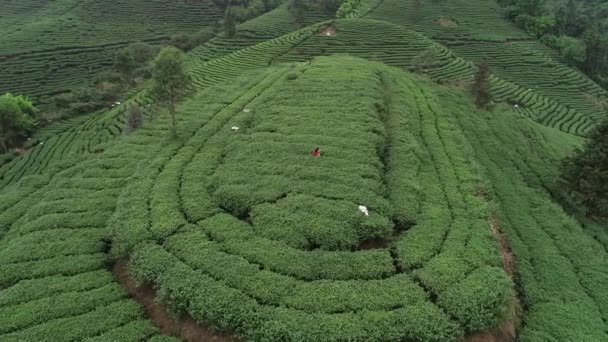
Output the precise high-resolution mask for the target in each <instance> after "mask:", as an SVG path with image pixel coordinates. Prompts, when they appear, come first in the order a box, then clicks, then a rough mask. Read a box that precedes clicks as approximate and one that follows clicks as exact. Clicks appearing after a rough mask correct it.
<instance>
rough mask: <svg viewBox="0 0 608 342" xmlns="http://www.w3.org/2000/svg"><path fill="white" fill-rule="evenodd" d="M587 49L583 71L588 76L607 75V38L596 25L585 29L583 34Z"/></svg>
mask: <svg viewBox="0 0 608 342" xmlns="http://www.w3.org/2000/svg"><path fill="white" fill-rule="evenodd" d="M583 41H584V42H585V46H586V47H587V51H586V54H587V59H586V60H585V63H584V64H583V69H584V70H585V72H587V73H588V74H590V75H597V74H602V73H608V37H606V35H605V34H603V33H602V31H601V30H600V28H599V26H598V25H594V26H592V27H590V28H589V29H587V31H585V33H584V34H583Z"/></svg>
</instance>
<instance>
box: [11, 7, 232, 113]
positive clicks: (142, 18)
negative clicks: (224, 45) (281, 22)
mask: <svg viewBox="0 0 608 342" xmlns="http://www.w3.org/2000/svg"><path fill="white" fill-rule="evenodd" d="M219 18H221V13H219V12H218V10H217V9H216V7H215V6H214V5H213V4H212V3H211V2H210V1H191V2H190V3H188V2H184V1H181V0H180V1H177V0H176V1H161V0H153V1H142V0H134V1H117V0H113V1H103V2H100V1H91V0H60V1H9V2H8V3H6V4H3V6H2V13H1V14H0V33H1V35H0V46H2V49H1V50H0V93H4V92H9V91H10V92H13V93H17V94H25V95H28V96H30V97H32V98H34V99H36V100H37V101H39V102H40V101H44V100H45V99H46V97H47V96H49V95H54V94H60V93H62V92H65V91H68V90H70V89H74V88H76V87H78V86H82V85H85V84H90V83H91V82H92V81H93V80H94V77H95V75H96V74H97V73H99V72H100V71H104V70H107V69H108V67H109V66H111V65H112V63H113V58H114V56H115V54H116V53H117V52H118V51H119V50H120V49H121V48H124V47H125V46H126V45H128V44H129V43H132V42H137V41H145V42H149V43H153V44H154V43H158V42H160V41H161V40H163V39H167V38H168V37H169V36H171V35H172V34H175V33H192V32H196V31H198V30H200V29H202V28H204V27H211V26H212V25H213V24H214V22H215V21H216V20H218V19H219Z"/></svg>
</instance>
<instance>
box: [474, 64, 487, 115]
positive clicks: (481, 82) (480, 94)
mask: <svg viewBox="0 0 608 342" xmlns="http://www.w3.org/2000/svg"><path fill="white" fill-rule="evenodd" d="M490 76H491V72H490V64H488V61H487V60H485V59H483V60H482V61H481V62H479V64H477V72H476V73H475V77H474V79H473V86H472V89H471V90H472V92H473V96H474V97H475V105H477V108H479V109H487V108H488V106H489V105H490V103H491V102H492V91H491V89H490Z"/></svg>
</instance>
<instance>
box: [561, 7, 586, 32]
mask: <svg viewBox="0 0 608 342" xmlns="http://www.w3.org/2000/svg"><path fill="white" fill-rule="evenodd" d="M555 16H556V18H557V23H558V26H559V31H560V33H562V34H565V35H568V36H572V37H577V36H579V35H581V34H582V33H583V31H584V27H585V21H584V18H583V17H582V16H581V15H580V14H579V10H578V7H577V5H576V2H575V1H574V0H568V2H567V3H566V5H565V6H562V7H561V8H560V9H559V10H558V11H557V13H556V14H555Z"/></svg>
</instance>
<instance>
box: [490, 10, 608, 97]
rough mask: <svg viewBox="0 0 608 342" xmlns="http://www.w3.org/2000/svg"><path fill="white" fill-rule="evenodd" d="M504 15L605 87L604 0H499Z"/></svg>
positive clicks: (607, 14)
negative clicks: (502, 6)
mask: <svg viewBox="0 0 608 342" xmlns="http://www.w3.org/2000/svg"><path fill="white" fill-rule="evenodd" d="M499 3H501V4H502V5H504V6H505V9H506V14H507V16H508V17H509V18H510V19H511V20H513V21H514V22H515V23H517V24H518V25H519V26H520V27H522V28H523V29H524V30H526V31H527V32H528V33H530V34H532V35H534V36H536V37H539V38H541V39H542V40H543V41H544V42H545V43H546V44H547V45H549V46H551V47H554V48H556V49H558V50H559V51H560V52H561V54H562V55H563V56H564V57H565V59H566V60H567V61H568V63H570V64H571V65H572V66H575V67H578V68H580V69H581V70H582V71H584V72H585V73H587V74H588V75H589V76H591V77H592V78H593V79H595V80H596V81H597V82H598V83H600V84H602V85H603V86H604V87H608V19H607V18H608V0H584V1H581V0H579V1H576V0H499Z"/></svg>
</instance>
